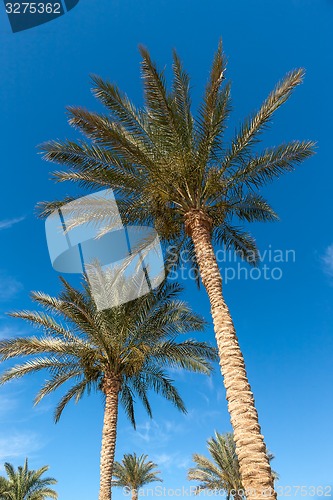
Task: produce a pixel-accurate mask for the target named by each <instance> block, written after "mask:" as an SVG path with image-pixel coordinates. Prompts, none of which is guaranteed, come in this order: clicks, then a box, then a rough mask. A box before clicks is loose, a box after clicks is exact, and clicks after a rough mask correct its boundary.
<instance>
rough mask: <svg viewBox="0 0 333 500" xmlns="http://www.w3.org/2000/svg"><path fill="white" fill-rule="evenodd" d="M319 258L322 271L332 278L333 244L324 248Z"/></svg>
mask: <svg viewBox="0 0 333 500" xmlns="http://www.w3.org/2000/svg"><path fill="white" fill-rule="evenodd" d="M321 260H322V263H323V268H324V272H325V273H326V274H327V275H328V276H329V277H330V278H333V244H332V245H330V246H328V247H327V248H326V250H325V253H324V255H323V256H322V258H321Z"/></svg>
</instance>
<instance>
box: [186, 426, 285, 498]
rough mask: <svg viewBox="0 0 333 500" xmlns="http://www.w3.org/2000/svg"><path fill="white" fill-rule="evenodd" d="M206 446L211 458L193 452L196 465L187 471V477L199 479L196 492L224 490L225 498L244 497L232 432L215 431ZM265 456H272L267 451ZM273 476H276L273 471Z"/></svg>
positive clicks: (270, 457)
mask: <svg viewBox="0 0 333 500" xmlns="http://www.w3.org/2000/svg"><path fill="white" fill-rule="evenodd" d="M207 448H208V451H209V454H210V456H211V459H209V458H206V457H205V456H204V455H199V454H198V453H195V454H194V455H193V461H194V462H196V467H193V468H191V469H189V471H188V479H190V480H194V481H200V484H199V486H198V487H197V491H196V492H197V493H200V492H201V491H202V490H215V491H224V492H225V493H226V494H227V500H230V497H231V496H232V497H233V498H234V499H235V500H241V499H242V498H244V497H245V495H244V488H243V485H242V478H241V474H240V470H239V461H238V458H237V454H236V444H235V440H234V436H233V434H232V433H225V434H219V433H218V432H215V438H210V439H208V441H207ZM267 456H268V459H269V461H271V460H272V459H273V458H274V457H273V455H272V454H271V453H267ZM273 477H274V479H276V478H277V474H276V473H275V472H274V471H273Z"/></svg>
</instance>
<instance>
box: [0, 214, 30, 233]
mask: <svg viewBox="0 0 333 500" xmlns="http://www.w3.org/2000/svg"><path fill="white" fill-rule="evenodd" d="M24 219H25V217H16V218H14V219H3V220H0V231H2V230H3V229H9V228H10V227H12V226H15V224H18V223H19V222H22V221H23V220H24Z"/></svg>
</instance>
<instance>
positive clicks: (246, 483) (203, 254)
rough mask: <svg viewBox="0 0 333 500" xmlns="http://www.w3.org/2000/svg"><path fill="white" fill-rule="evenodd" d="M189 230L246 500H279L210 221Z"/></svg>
mask: <svg viewBox="0 0 333 500" xmlns="http://www.w3.org/2000/svg"><path fill="white" fill-rule="evenodd" d="M186 228H187V231H188V233H189V235H190V236H191V237H192V241H193V244H194V248H195V255H196V259H197V262H198V265H199V270H200V275H201V279H202V283H203V285H204V287H205V288H206V291H207V293H208V297H209V300H210V306H211V313H212V317H213V323H214V331H215V336H216V341H217V346H218V351H219V357H220V367H221V372H222V375H223V377H224V385H225V388H226V397H227V401H228V410H229V413H230V418H231V424H232V426H233V430H234V438H235V443H236V453H237V456H238V460H239V466H240V473H241V478H242V484H243V488H244V489H245V492H246V498H247V499H248V500H257V499H263V498H265V499H266V500H269V499H276V493H275V491H274V481H273V476H272V471H271V467H270V464H269V460H268V457H267V453H266V446H265V443H264V438H263V436H262V435H261V430H260V425H259V421H258V413H257V410H256V408H255V403H254V398H253V393H252V392H251V387H250V384H249V382H248V378H247V373H246V369H245V363H244V358H243V355H242V352H241V350H240V347H239V344H238V340H237V336H236V331H235V327H234V324H233V321H232V318H231V315H230V312H229V309H228V307H227V305H226V303H225V301H224V298H223V294H222V277H221V273H220V270H219V267H218V264H217V262H216V257H215V253H214V249H213V245H212V240H211V227H210V220H209V219H208V218H207V216H205V215H204V214H203V213H202V212H200V211H196V212H192V213H190V214H188V215H187V217H186Z"/></svg>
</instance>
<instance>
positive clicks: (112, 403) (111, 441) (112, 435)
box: [98, 376, 121, 500]
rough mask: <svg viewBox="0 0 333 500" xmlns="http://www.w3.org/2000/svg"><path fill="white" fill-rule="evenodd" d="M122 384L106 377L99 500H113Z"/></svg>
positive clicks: (104, 384) (114, 378)
mask: <svg viewBox="0 0 333 500" xmlns="http://www.w3.org/2000/svg"><path fill="white" fill-rule="evenodd" d="M120 388H121V382H120V380H119V379H118V378H116V377H112V376H110V377H107V376H106V377H105V378H104V381H103V392H104V394H105V409H104V424H103V435H102V450H101V464H100V489H99V497H98V498H99V500H111V481H112V472H113V463H114V454H115V449H116V437H117V419H118V399H119V391H120Z"/></svg>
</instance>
